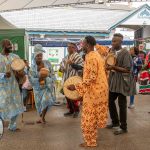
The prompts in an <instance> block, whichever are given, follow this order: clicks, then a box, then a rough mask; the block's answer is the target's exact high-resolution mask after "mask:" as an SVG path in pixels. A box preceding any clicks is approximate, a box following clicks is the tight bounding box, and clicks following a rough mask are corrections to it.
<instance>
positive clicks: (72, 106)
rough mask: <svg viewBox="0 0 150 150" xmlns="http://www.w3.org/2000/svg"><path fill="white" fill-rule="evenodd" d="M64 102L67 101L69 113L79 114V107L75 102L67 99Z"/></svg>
mask: <svg viewBox="0 0 150 150" xmlns="http://www.w3.org/2000/svg"><path fill="white" fill-rule="evenodd" d="M66 100H67V104H68V108H69V111H70V112H71V113H74V112H79V105H78V103H77V102H76V101H73V100H70V99H68V98H66Z"/></svg>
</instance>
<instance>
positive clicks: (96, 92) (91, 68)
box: [68, 36, 108, 147]
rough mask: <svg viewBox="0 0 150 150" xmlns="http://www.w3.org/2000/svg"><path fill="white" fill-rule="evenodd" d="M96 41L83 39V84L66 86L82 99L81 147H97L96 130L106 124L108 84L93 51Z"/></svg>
mask: <svg viewBox="0 0 150 150" xmlns="http://www.w3.org/2000/svg"><path fill="white" fill-rule="evenodd" d="M95 45H96V40H95V38H94V37H92V36H87V37H85V39H84V41H83V50H84V52H85V53H86V57H85V64H84V71H83V82H81V83H80V84H78V85H76V86H75V85H70V86H68V89H69V90H72V91H74V90H75V89H76V90H77V91H78V92H79V94H80V96H82V97H83V106H82V117H81V128H82V133H83V138H84V143H82V144H80V146H81V147H96V146H97V131H98V128H104V127H105V126H106V122H107V116H108V114H107V108H108V107H107V106H108V82H107V78H106V74H105V69H104V61H103V59H102V57H100V55H99V53H98V52H97V51H94V46H95Z"/></svg>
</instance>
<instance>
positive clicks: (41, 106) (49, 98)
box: [29, 44, 55, 124]
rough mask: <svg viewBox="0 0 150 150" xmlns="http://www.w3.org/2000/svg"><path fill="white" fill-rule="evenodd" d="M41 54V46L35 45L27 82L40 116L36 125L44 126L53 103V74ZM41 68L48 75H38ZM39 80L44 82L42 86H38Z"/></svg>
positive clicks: (49, 65) (48, 63)
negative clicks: (31, 89) (31, 88)
mask: <svg viewBox="0 0 150 150" xmlns="http://www.w3.org/2000/svg"><path fill="white" fill-rule="evenodd" d="M43 52H44V50H43V48H42V45H40V44H37V45H35V47H34V60H33V64H32V66H31V69H30V73H29V81H30V83H31V85H32V87H33V91H34V97H35V104H36V109H37V112H38V113H39V116H40V119H39V120H38V121H37V123H43V124H45V123H46V120H45V115H46V113H47V111H48V109H49V108H50V107H51V106H52V105H53V103H54V101H55V100H54V98H55V97H54V95H53V90H54V81H55V74H54V71H53V68H52V65H51V63H50V62H49V61H47V60H43ZM41 68H46V69H48V70H49V75H47V76H45V75H43V74H40V69H41ZM41 80H44V81H45V83H44V85H40V81H41Z"/></svg>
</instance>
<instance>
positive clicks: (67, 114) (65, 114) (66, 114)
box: [64, 112, 73, 117]
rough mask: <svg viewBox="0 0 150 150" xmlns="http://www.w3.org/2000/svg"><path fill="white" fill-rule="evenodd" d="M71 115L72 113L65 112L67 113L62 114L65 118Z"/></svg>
mask: <svg viewBox="0 0 150 150" xmlns="http://www.w3.org/2000/svg"><path fill="white" fill-rule="evenodd" d="M72 115H73V112H67V113H64V116H65V117H67V116H72Z"/></svg>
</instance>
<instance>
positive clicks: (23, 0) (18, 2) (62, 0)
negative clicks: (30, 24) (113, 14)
mask: <svg viewBox="0 0 150 150" xmlns="http://www.w3.org/2000/svg"><path fill="white" fill-rule="evenodd" d="M89 2H95V0H0V11H10V10H18V9H29V8H38V7H50V6H60V5H69V4H81V3H89Z"/></svg>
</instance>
